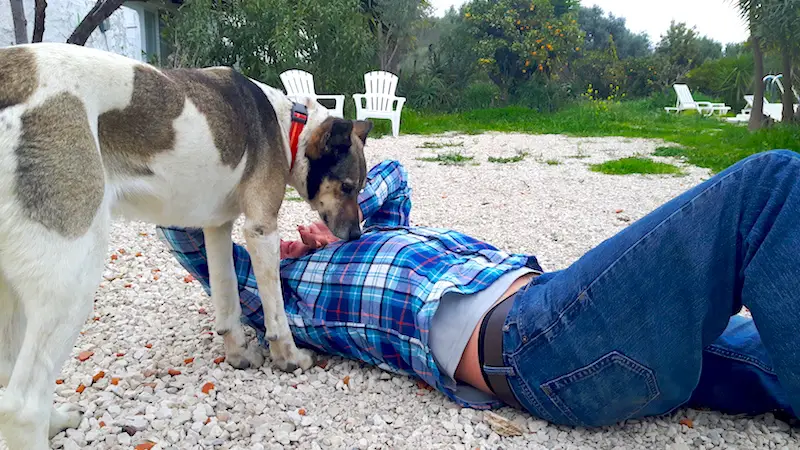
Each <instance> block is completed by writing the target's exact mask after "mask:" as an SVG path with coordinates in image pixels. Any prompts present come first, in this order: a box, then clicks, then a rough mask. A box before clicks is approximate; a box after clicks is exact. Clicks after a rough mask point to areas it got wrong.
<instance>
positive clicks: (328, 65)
mask: <svg viewBox="0 0 800 450" xmlns="http://www.w3.org/2000/svg"><path fill="white" fill-rule="evenodd" d="M165 22H166V25H167V26H166V31H165V36H164V38H165V39H167V40H168V42H169V43H170V45H171V46H172V47H173V49H174V51H173V54H172V55H171V56H170V57H169V63H168V64H169V65H170V66H171V67H203V66H212V65H226V66H233V67H235V68H236V69H237V70H239V71H241V72H242V73H243V74H244V75H246V76H249V77H252V78H254V79H257V80H259V81H261V82H264V83H267V84H269V85H272V86H275V87H278V88H280V87H281V84H280V78H279V75H280V73H281V72H283V71H285V70H288V69H293V68H298V69H302V70H306V71H308V72H311V73H313V74H314V81H315V83H316V89H317V90H318V91H320V92H322V91H329V92H358V91H359V90H360V89H363V86H362V85H363V78H361V75H362V74H363V73H364V72H365V71H367V70H370V69H371V68H372V65H371V63H372V61H373V60H374V57H375V51H376V50H375V45H374V41H373V39H372V37H371V35H370V32H369V27H368V26H367V23H366V19H365V17H364V15H363V14H360V12H359V0H326V1H324V2H320V1H316V0H228V1H225V2H221V1H218V0H189V1H187V2H185V3H184V4H183V5H182V6H181V7H180V9H179V10H178V11H177V12H176V13H174V14H171V15H170V16H168V17H166V18H165Z"/></svg>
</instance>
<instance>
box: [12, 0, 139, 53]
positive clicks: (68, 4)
mask: <svg viewBox="0 0 800 450" xmlns="http://www.w3.org/2000/svg"><path fill="white" fill-rule="evenodd" d="M23 3H24V6H25V18H26V19H27V21H28V41H29V42H30V40H31V37H32V36H33V19H34V13H35V10H34V0H23ZM94 4H95V0H48V2H47V9H46V11H45V28H44V37H43V41H45V42H66V41H67V38H69V36H70V34H72V31H73V30H74V29H75V27H76V26H78V24H79V23H80V21H81V20H82V19H83V17H84V16H85V15H86V13H87V12H89V10H90V9H91V8H92V6H94ZM108 24H109V27H108V29H107V30H106V31H105V32H102V31H100V28H99V27H98V28H97V29H95V30H94V32H93V33H92V35H91V37H90V38H89V40H88V41H87V42H86V46H87V47H94V48H98V49H101V50H107V51H111V52H114V53H118V54H120V55H125V56H128V57H131V58H135V59H142V55H141V37H140V36H141V35H140V32H139V15H138V13H137V12H136V11H134V10H133V9H131V8H128V7H125V6H122V7H120V9H118V10H117V11H115V12H114V14H112V15H111V17H109V19H108ZM14 43H15V42H14V23H13V21H12V19H11V5H10V2H9V1H8V0H4V1H0V47H5V46H8V45H13V44H14Z"/></svg>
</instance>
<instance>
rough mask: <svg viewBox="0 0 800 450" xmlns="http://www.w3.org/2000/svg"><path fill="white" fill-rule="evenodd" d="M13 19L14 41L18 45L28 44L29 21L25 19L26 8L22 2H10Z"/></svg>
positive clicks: (17, 0) (19, 0)
mask: <svg viewBox="0 0 800 450" xmlns="http://www.w3.org/2000/svg"><path fill="white" fill-rule="evenodd" d="M10 2H11V19H12V20H13V22H14V40H15V41H16V43H17V44H27V43H28V21H27V20H26V19H25V6H24V5H23V4H22V0H10Z"/></svg>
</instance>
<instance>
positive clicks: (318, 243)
mask: <svg viewBox="0 0 800 450" xmlns="http://www.w3.org/2000/svg"><path fill="white" fill-rule="evenodd" d="M297 232H298V233H300V240H299V241H281V259H283V258H299V257H301V256H304V255H306V254H308V252H310V251H311V250H316V249H318V248H322V247H324V246H326V245H328V244H330V243H331V242H335V241H338V240H339V238H337V237H336V236H334V235H333V233H331V230H329V229H328V227H326V226H325V224H324V223H323V222H316V223H313V224H311V225H309V226H305V225H300V226H298V227H297Z"/></svg>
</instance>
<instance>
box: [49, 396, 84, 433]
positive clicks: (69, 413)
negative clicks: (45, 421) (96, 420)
mask: <svg viewBox="0 0 800 450" xmlns="http://www.w3.org/2000/svg"><path fill="white" fill-rule="evenodd" d="M83 413H84V411H83V409H82V408H80V407H78V406H77V405H73V404H65V405H61V406H59V407H58V408H53V410H52V412H51V413H50V429H49V435H50V439H52V438H53V437H54V436H55V435H57V434H58V433H61V432H62V431H64V430H67V429H69V428H78V427H79V426H80V425H81V421H82V420H83Z"/></svg>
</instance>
